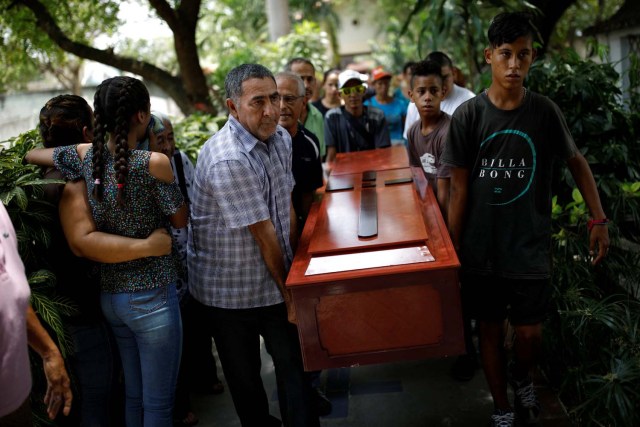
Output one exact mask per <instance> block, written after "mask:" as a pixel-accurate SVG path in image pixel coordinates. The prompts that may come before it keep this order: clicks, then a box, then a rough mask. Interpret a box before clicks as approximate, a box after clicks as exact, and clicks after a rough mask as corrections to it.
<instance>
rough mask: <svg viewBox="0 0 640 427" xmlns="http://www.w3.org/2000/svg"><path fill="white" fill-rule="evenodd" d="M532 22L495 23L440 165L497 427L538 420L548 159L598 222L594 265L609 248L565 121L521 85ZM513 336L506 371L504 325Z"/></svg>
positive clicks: (546, 279)
mask: <svg viewBox="0 0 640 427" xmlns="http://www.w3.org/2000/svg"><path fill="white" fill-rule="evenodd" d="M535 33H536V31H535V28H534V26H533V25H532V23H531V16H530V15H528V14H526V13H503V14H500V15H498V16H496V17H495V18H494V20H493V21H492V23H491V25H490V27H489V31H488V36H489V42H490V47H489V48H487V49H485V60H486V61H487V63H488V64H490V65H491V74H492V81H491V86H490V87H489V89H488V90H485V91H484V93H481V94H480V95H478V96H477V97H475V98H474V99H472V100H470V101H468V102H467V103H465V104H463V105H462V106H460V107H459V108H458V109H457V110H456V112H455V113H454V114H453V117H452V121H451V126H450V128H449V136H448V139H447V143H446V145H445V152H444V156H443V161H444V162H445V163H449V164H450V165H451V166H452V170H451V195H450V204H449V222H448V226H449V232H450V234H451V238H452V240H453V243H454V246H455V248H456V250H457V251H458V255H459V256H460V260H461V263H462V275H461V282H462V298H463V304H465V307H466V308H468V309H469V310H470V312H471V315H472V317H474V318H476V319H478V321H479V332H480V351H481V353H482V365H483V369H484V372H485V375H486V378H487V382H488V384H489V388H490V390H491V394H492V396H493V400H494V405H495V412H494V414H493V415H492V416H491V421H492V425H494V426H501V427H504V426H510V425H513V423H514V418H515V415H514V410H513V409H512V406H511V404H510V402H509V401H508V399H507V382H510V383H511V385H512V386H513V388H514V391H515V402H514V403H515V405H514V407H515V412H516V413H517V417H518V419H519V420H520V421H521V422H523V423H526V424H534V423H536V422H537V419H538V415H539V412H540V405H539V403H538V400H537V398H536V395H535V392H534V389H533V384H532V382H531V371H532V370H533V368H534V366H535V363H536V361H537V355H538V353H539V350H540V343H541V336H542V321H543V320H544V318H545V316H546V313H547V308H548V305H549V300H550V295H551V279H550V278H551V254H550V250H551V170H552V168H551V162H552V160H553V157H555V156H558V157H560V158H562V159H564V160H565V161H566V162H567V165H568V167H569V170H570V171H571V174H572V175H573V178H574V179H575V182H576V184H577V186H578V189H579V190H580V192H581V193H582V196H583V198H584V200H585V202H586V204H587V206H588V208H589V211H590V213H591V216H592V217H593V220H592V221H590V224H596V225H595V226H592V227H591V230H590V250H591V251H595V250H596V249H597V256H596V257H595V259H594V261H593V262H594V264H597V263H598V262H600V261H601V260H602V259H603V257H604V256H605V255H606V253H607V250H608V247H609V235H608V231H607V227H606V223H607V220H606V217H605V214H604V211H603V210H602V206H601V203H600V198H599V196H598V191H597V188H596V184H595V181H594V179H593V175H592V174H591V170H590V169H589V165H588V163H587V161H586V160H585V158H584V157H583V156H582V155H581V154H580V152H579V151H578V149H577V148H576V146H575V143H574V141H573V138H572V137H571V134H570V133H569V129H568V127H567V124H566V122H565V119H564V117H563V115H562V113H561V112H560V110H559V109H558V107H557V106H556V105H555V104H554V103H553V102H552V101H551V100H549V99H548V98H546V97H544V96H542V95H539V94H536V93H532V92H529V91H527V89H526V88H525V87H524V86H523V82H524V79H525V77H526V76H527V72H528V71H529V67H530V65H531V63H532V62H533V60H534V58H535V55H536V52H535V49H534V48H533V37H534V34H535ZM506 318H508V319H509V320H510V322H511V324H512V325H513V327H514V329H515V333H516V340H515V344H514V352H513V353H514V360H513V363H512V364H511V365H510V366H509V369H507V363H506V357H505V354H504V349H503V338H504V330H503V328H504V320H505V319H506Z"/></svg>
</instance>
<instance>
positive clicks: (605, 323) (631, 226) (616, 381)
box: [527, 51, 640, 427]
mask: <svg viewBox="0 0 640 427" xmlns="http://www.w3.org/2000/svg"><path fill="white" fill-rule="evenodd" d="M617 81H618V75H617V73H616V72H615V70H614V69H613V67H612V65H611V64H606V63H605V64H597V63H595V62H594V61H591V60H586V61H585V60H582V59H581V58H580V57H579V56H578V55H577V54H576V53H575V52H574V51H564V52H561V53H558V54H554V55H551V56H550V58H549V59H548V60H547V61H544V62H539V63H537V64H535V66H534V67H532V69H531V71H530V73H529V78H528V81H527V85H528V87H530V88H531V89H532V90H534V91H537V92H540V93H543V94H545V95H547V96H549V97H550V98H551V99H553V100H554V101H555V102H556V103H557V104H558V105H559V107H560V109H561V110H562V111H563V112H564V114H565V117H566V119H567V123H568V125H569V127H570V129H571V132H572V134H573V136H574V139H575V141H576V144H577V145H578V147H579V148H580V150H581V151H582V153H583V154H584V155H585V157H586V158H587V160H588V161H589V163H590V165H591V168H592V171H593V173H594V177H595V179H596V183H597V186H598V190H599V193H600V197H601V199H602V205H603V207H604V209H605V212H606V213H607V215H608V217H609V218H610V219H611V220H612V223H611V225H610V226H609V233H610V236H611V241H612V246H611V249H610V251H609V254H608V256H607V258H606V259H605V261H604V262H603V263H602V264H601V265H599V266H597V267H594V266H592V265H591V264H590V262H589V261H590V259H591V256H590V254H589V253H588V248H589V242H588V234H587V232H586V221H587V219H588V217H589V215H588V214H589V212H588V210H587V207H586V205H585V202H584V200H583V199H582V197H581V195H580V193H579V191H578V190H577V189H576V188H575V183H574V182H573V179H572V178H571V175H570V173H569V172H568V170H567V169H566V167H564V165H560V164H558V165H557V166H556V168H557V171H556V172H557V173H556V174H555V176H556V177H557V180H556V182H555V185H554V187H555V188H554V194H555V196H554V199H553V220H554V221H553V231H554V239H553V245H554V251H553V261H554V276H553V282H554V285H555V286H554V287H555V291H554V302H555V308H556V310H555V312H554V314H553V316H551V318H550V319H549V321H548V323H547V325H546V328H545V346H546V351H545V352H544V357H545V359H544V363H543V369H544V372H545V373H546V374H547V376H548V378H549V379H550V381H551V382H552V384H554V385H556V386H557V387H559V388H560V391H561V398H562V399H563V402H564V403H565V404H566V405H567V406H568V408H569V410H570V414H571V416H572V420H573V421H574V423H575V425H577V426H605V425H606V426H629V427H630V426H636V425H638V424H639V423H640V417H639V415H640V399H639V397H640V396H639V392H640V303H639V302H638V299H639V298H640V245H638V243H640V242H639V238H640V233H638V231H639V230H640V228H639V226H640V203H639V202H640V116H639V114H638V111H637V110H635V109H629V108H628V105H625V104H624V103H623V102H622V101H621V93H620V90H619V88H618V87H617V86H616V83H617Z"/></svg>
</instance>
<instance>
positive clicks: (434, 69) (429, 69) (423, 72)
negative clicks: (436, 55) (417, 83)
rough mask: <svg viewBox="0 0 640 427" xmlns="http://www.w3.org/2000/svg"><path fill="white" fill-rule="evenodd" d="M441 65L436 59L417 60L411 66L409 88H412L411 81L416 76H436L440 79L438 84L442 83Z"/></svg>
mask: <svg viewBox="0 0 640 427" xmlns="http://www.w3.org/2000/svg"><path fill="white" fill-rule="evenodd" d="M441 70H442V67H441V66H440V64H438V63H437V62H436V61H429V60H424V61H420V62H418V63H417V64H416V65H414V67H413V75H412V76H411V89H413V82H414V80H415V78H416V77H427V76H436V77H438V78H439V79H440V84H441V85H442V83H443V80H444V79H443V78H442V71H441Z"/></svg>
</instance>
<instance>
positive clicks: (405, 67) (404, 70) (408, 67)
mask: <svg viewBox="0 0 640 427" xmlns="http://www.w3.org/2000/svg"><path fill="white" fill-rule="evenodd" d="M415 66H416V62H415V61H409V62H406V63H405V64H404V65H403V66H402V74H407V70H409V71H411V72H412V73H413V67H415Z"/></svg>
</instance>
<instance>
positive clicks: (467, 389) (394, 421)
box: [192, 349, 569, 427]
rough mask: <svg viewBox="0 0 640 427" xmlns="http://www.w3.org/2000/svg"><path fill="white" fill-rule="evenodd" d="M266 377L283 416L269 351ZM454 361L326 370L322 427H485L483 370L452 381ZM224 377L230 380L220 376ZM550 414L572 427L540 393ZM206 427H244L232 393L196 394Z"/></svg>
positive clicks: (552, 420)
mask: <svg viewBox="0 0 640 427" xmlns="http://www.w3.org/2000/svg"><path fill="white" fill-rule="evenodd" d="M262 356H263V357H262V360H263V363H262V367H263V368H262V374H263V375H262V376H263V381H264V385H265V389H266V390H267V393H268V395H269V396H270V397H271V413H272V414H273V415H275V416H279V410H278V404H277V401H276V392H275V376H274V371H273V364H272V362H271V358H270V357H269V355H268V354H267V353H266V352H265V351H264V349H263V355H262ZM452 363H453V360H452V359H437V360H422V361H411V362H400V363H389V364H381V365H369V366H360V367H357V368H342V369H329V370H325V371H323V372H322V377H321V379H322V385H323V386H324V387H325V390H326V394H327V396H328V397H329V398H330V400H331V402H332V404H333V411H332V413H331V414H330V415H328V416H326V417H322V418H321V423H320V424H321V426H322V427H347V426H349V427H432V426H433V427H438V426H447V427H448V426H460V427H476V426H481V427H484V426H486V425H487V422H488V419H489V416H490V415H491V411H492V402H491V396H490V394H489V391H488V388H487V385H486V382H485V379H484V376H483V375H482V372H481V371H480V370H479V371H477V373H476V375H475V377H474V378H473V379H472V380H471V381H469V382H459V381H455V380H453V379H451V377H450V376H449V369H450V366H451V364H452ZM219 374H220V378H221V379H223V381H224V378H223V376H222V373H221V372H220V373H219ZM538 393H539V395H540V398H541V401H542V404H543V407H544V410H545V412H544V413H543V415H544V419H543V420H542V423H541V425H542V426H543V427H569V422H568V420H567V418H566V415H565V414H564V410H563V408H562V407H561V405H560V404H559V402H558V401H557V399H556V396H555V393H553V391H551V390H549V389H546V388H540V389H539V390H538ZM192 406H193V411H194V412H195V413H196V415H197V416H198V417H199V418H200V423H199V424H198V425H199V426H202V427H239V426H240V422H239V421H238V419H237V416H236V414H235V411H234V408H233V402H232V401H231V396H230V394H229V393H228V391H225V392H224V393H223V394H221V395H217V396H204V395H196V394H193V395H192Z"/></svg>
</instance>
